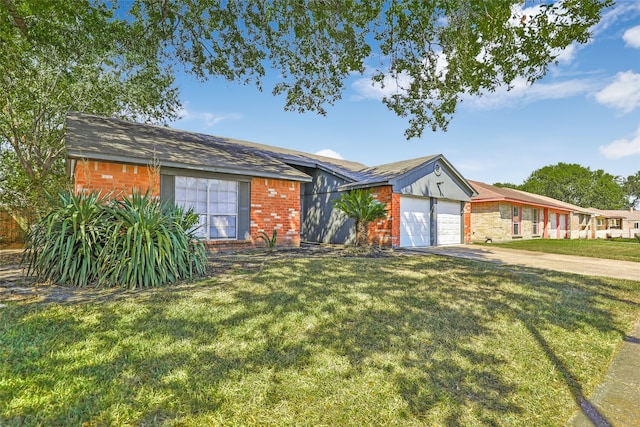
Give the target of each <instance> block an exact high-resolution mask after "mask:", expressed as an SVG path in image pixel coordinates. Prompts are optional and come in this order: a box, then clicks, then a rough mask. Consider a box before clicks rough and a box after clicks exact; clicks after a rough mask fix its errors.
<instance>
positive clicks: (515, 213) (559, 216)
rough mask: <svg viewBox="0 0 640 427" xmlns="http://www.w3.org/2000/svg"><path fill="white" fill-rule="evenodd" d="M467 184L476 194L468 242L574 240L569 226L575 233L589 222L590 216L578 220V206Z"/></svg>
mask: <svg viewBox="0 0 640 427" xmlns="http://www.w3.org/2000/svg"><path fill="white" fill-rule="evenodd" d="M469 183H470V184H471V185H472V186H473V187H474V188H475V189H476V191H477V192H478V194H477V195H476V196H474V197H473V198H472V199H471V241H472V242H485V241H493V242H498V241H508V240H513V239H535V238H542V239H567V238H571V237H576V236H573V235H572V231H573V230H572V227H578V230H577V231H579V229H580V228H581V227H582V226H583V225H584V227H585V230H586V229H588V227H590V224H591V223H592V219H591V214H585V215H583V217H582V218H581V217H580V214H581V213H583V212H585V211H586V210H585V209H583V208H579V207H578V206H573V205H569V204H567V203H563V202H560V201H559V200H555V199H551V198H549V197H544V196H539V195H537V194H532V193H527V192H525V191H520V190H514V189H512V188H502V187H496V186H493V185H489V184H485V183H483V182H477V181H469ZM574 213H575V214H576V216H575V219H574ZM586 216H588V217H589V218H588V219H586ZM581 220H582V221H583V223H581V222H580V221H581ZM574 223H575V225H574ZM585 237H588V234H585Z"/></svg>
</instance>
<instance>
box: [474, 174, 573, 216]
mask: <svg viewBox="0 0 640 427" xmlns="http://www.w3.org/2000/svg"><path fill="white" fill-rule="evenodd" d="M469 183H470V184H471V185H472V186H473V187H474V188H475V189H476V191H477V192H478V195H477V196H474V197H472V198H471V201H472V202H489V201H502V200H504V201H512V202H524V203H528V204H531V205H537V206H545V207H551V208H555V209H562V210H567V211H574V210H579V211H584V208H580V207H578V206H575V208H578V209H573V208H571V207H570V206H569V204H568V203H564V202H560V201H559V200H555V199H552V198H550V197H545V196H540V195H538V194H533V193H527V192H526V191H521V190H515V189H513V188H506V187H496V186H494V185H490V184H485V183H484V182H479V181H469ZM571 206H573V205H571Z"/></svg>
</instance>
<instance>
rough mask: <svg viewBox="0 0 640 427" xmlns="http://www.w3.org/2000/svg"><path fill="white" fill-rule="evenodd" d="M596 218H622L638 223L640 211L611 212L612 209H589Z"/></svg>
mask: <svg viewBox="0 0 640 427" xmlns="http://www.w3.org/2000/svg"><path fill="white" fill-rule="evenodd" d="M589 210H590V211H592V212H594V213H595V214H596V215H598V216H604V217H606V218H624V219H627V220H631V221H640V211H635V210H634V211H630V210H622V209H620V210H612V209H596V208H589Z"/></svg>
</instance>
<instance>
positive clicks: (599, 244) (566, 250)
mask: <svg viewBox="0 0 640 427" xmlns="http://www.w3.org/2000/svg"><path fill="white" fill-rule="evenodd" d="M477 244H478V245H499V246H500V247H505V248H512V249H523V250H526V251H535V252H546V253H550V254H561V255H579V256H586V257H591V258H604V259H618V260H622V261H634V262H640V244H638V241H637V240H635V239H633V240H631V239H627V240H626V241H621V240H616V239H614V240H605V239H595V240H583V239H580V240H578V239H572V240H555V239H533V240H514V241H511V242H504V243H502V242H501V243H477Z"/></svg>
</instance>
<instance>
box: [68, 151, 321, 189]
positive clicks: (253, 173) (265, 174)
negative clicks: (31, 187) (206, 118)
mask: <svg viewBox="0 0 640 427" xmlns="http://www.w3.org/2000/svg"><path fill="white" fill-rule="evenodd" d="M67 157H68V158H71V159H78V160H84V159H91V160H94V159H95V160H103V161H111V162H121V163H130V164H137V165H148V164H149V162H148V161H146V160H143V159H140V158H136V157H128V156H113V155H108V154H95V153H91V155H90V156H88V155H86V154H82V153H77V152H73V151H68V152H67ZM159 163H160V166H164V167H169V168H176V169H188V170H198V171H205V172H213V173H225V174H230V175H244V176H256V177H260V178H271V179H285V180H289V181H296V182H311V181H312V179H311V177H310V176H304V177H303V176H293V175H286V174H279V173H271V172H265V171H261V170H257V169H251V170H248V169H236V168H223V167H217V166H207V165H189V164H185V163H179V162H171V161H164V160H162V161H160V162H159ZM300 173H302V172H300Z"/></svg>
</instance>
